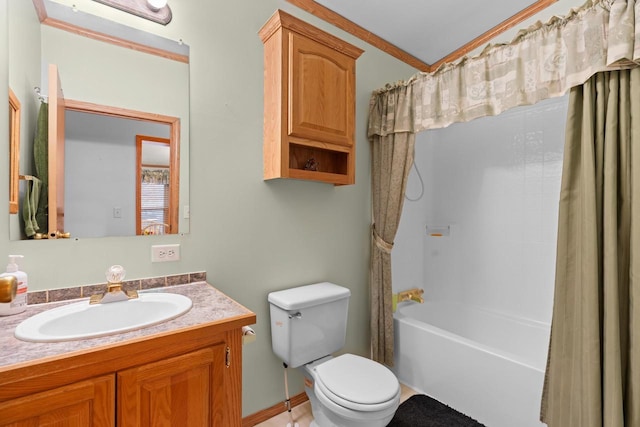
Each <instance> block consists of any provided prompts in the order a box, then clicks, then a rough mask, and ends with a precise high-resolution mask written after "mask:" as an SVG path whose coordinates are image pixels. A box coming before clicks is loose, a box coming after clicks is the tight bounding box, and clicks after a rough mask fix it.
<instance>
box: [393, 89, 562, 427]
mask: <svg viewBox="0 0 640 427" xmlns="http://www.w3.org/2000/svg"><path fill="white" fill-rule="evenodd" d="M566 111H567V98H566V97H562V98H554V99H549V100H546V101H542V102H540V103H537V104H535V105H532V106H524V107H518V108H515V109H512V110H510V111H508V112H505V113H502V114H501V115H499V116H495V117H485V118H481V119H478V120H473V121H471V122H468V123H457V124H453V125H451V126H449V127H447V128H444V129H435V130H431V131H427V132H423V133H421V134H418V135H417V142H416V160H415V162H416V164H417V165H418V167H419V169H420V172H421V174H422V176H423V181H424V195H423V197H422V198H421V199H420V200H417V201H415V202H409V201H407V202H405V209H404V211H403V213H402V219H401V221H400V226H399V229H398V233H397V235H396V242H395V248H394V254H393V284H394V287H395V291H402V290H405V289H407V288H411V287H423V288H424V295H423V297H424V300H425V304H424V305H422V304H416V303H413V302H404V303H400V304H399V305H398V306H399V312H400V313H403V312H404V313H405V314H406V311H407V310H411V311H413V310H416V311H417V312H416V313H412V315H411V316H409V317H411V318H413V319H415V320H412V321H411V322H412V323H411V324H410V325H406V323H404V321H403V322H401V323H400V326H399V329H396V331H397V335H396V339H397V340H398V343H397V346H396V363H395V366H394V371H395V372H396V373H397V374H398V377H399V378H400V380H401V381H402V382H405V383H407V385H409V386H411V387H412V388H414V389H416V390H418V391H420V392H423V393H425V394H427V395H430V396H432V397H434V398H436V399H437V400H439V401H441V402H443V403H445V404H447V405H449V406H451V407H453V408H456V409H457V410H459V411H461V412H463V413H465V414H467V415H469V416H471V417H472V418H474V419H477V420H478V421H480V422H482V423H484V424H486V425H487V426H491V427H514V426H516V425H517V426H518V427H520V426H525V427H537V426H540V427H541V426H542V425H541V424H540V422H539V421H538V418H539V413H540V396H541V394H542V384H543V378H544V367H545V360H546V356H547V348H548V336H549V324H550V321H551V311H552V302H553V278H554V267H555V248H556V244H557V239H556V228H557V215H558V200H559V194H560V178H561V168H562V153H563V146H564V132H565V123H566ZM419 181H420V180H419V179H418V176H417V174H416V173H415V171H412V172H411V174H410V178H409V184H408V186H407V195H409V196H410V197H411V198H416V197H415V196H416V195H418V194H420V189H421V184H420V182H419ZM430 224H435V225H438V226H444V225H450V226H451V227H450V233H449V236H442V237H432V236H431V235H430V234H429V230H428V229H427V226H428V225H430ZM423 307H424V310H422V308H423ZM418 313H423V314H424V315H429V314H433V315H434V316H433V317H429V318H428V319H425V320H424V321H420V318H421V316H420V317H419V316H418ZM436 313H439V315H436ZM414 314H415V315H414ZM472 315H473V316H472ZM476 315H477V316H476ZM480 315H482V316H480ZM418 321H420V323H421V324H426V325H427V326H426V327H422V325H420V328H421V329H426V330H427V331H428V332H426V334H427V335H426V336H425V337H423V336H422V332H418V331H413V330H412V329H407V328H413V327H414V324H413V322H418ZM397 327H398V324H397ZM470 334H472V335H470ZM418 343H421V344H418ZM516 354H517V355H519V356H517V357H514V355H516ZM507 372H508V374H507ZM488 385H489V386H488ZM463 391H464V392H463ZM496 401H504V402H508V403H505V404H503V405H495V404H494V403H493V402H496ZM512 420H518V421H519V423H513V421H512Z"/></svg>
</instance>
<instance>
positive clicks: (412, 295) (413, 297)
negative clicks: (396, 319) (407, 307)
mask: <svg viewBox="0 0 640 427" xmlns="http://www.w3.org/2000/svg"><path fill="white" fill-rule="evenodd" d="M422 294H424V289H420V288H413V289H409V290H406V291H402V292H398V293H397V294H393V311H396V307H397V306H398V303H399V302H404V301H415V302H419V303H421V304H422V303H423V302H424V298H422Z"/></svg>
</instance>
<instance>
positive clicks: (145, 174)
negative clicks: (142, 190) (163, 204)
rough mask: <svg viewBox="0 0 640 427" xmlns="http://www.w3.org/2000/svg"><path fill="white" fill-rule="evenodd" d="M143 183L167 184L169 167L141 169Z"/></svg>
mask: <svg viewBox="0 0 640 427" xmlns="http://www.w3.org/2000/svg"><path fill="white" fill-rule="evenodd" d="M142 183H143V184H169V169H168V168H167V169H164V168H162V169H146V168H143V169H142Z"/></svg>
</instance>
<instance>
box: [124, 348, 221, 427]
mask: <svg viewBox="0 0 640 427" xmlns="http://www.w3.org/2000/svg"><path fill="white" fill-rule="evenodd" d="M225 355H226V344H224V343H221V344H218V345H216V346H213V347H209V348H206V349H203V350H198V351H195V352H192V353H188V354H185V355H182V356H177V357H174V358H171V359H167V360H162V361H159V362H155V363H150V364H147V365H143V366H139V367H136V368H132V369H129V370H126V371H122V372H119V373H118V405H117V406H118V426H121V427H133V426H135V427H163V426H167V427H168V426H176V427H178V426H179V427H205V426H214V425H215V426H218V425H219V426H223V425H227V424H225V421H226V420H225V419H224V418H225V413H226V412H225V408H224V406H225V399H226V396H225V390H224V372H223V370H224V369H225Z"/></svg>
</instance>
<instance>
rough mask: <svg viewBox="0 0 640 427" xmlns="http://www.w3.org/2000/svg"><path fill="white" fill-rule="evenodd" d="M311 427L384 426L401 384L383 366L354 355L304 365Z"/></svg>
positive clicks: (396, 400)
mask: <svg viewBox="0 0 640 427" xmlns="http://www.w3.org/2000/svg"><path fill="white" fill-rule="evenodd" d="M303 373H304V376H305V391H306V393H307V396H309V401H310V402H311V410H312V412H313V416H314V422H313V423H312V424H311V426H312V427H360V426H361V427H365V426H366V427H384V426H386V425H387V424H389V421H391V419H392V418H393V415H394V414H395V412H396V410H397V409H398V405H399V404H400V384H399V383H398V380H397V379H396V377H395V375H394V374H393V373H392V372H391V371H390V370H389V369H387V368H386V367H384V366H382V365H381V364H379V363H377V362H374V361H372V360H369V359H366V358H364V357H361V356H356V355H353V354H343V355H342V356H338V357H331V356H329V357H325V358H323V359H320V360H317V361H315V362H312V363H309V364H307V365H304V367H303Z"/></svg>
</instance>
